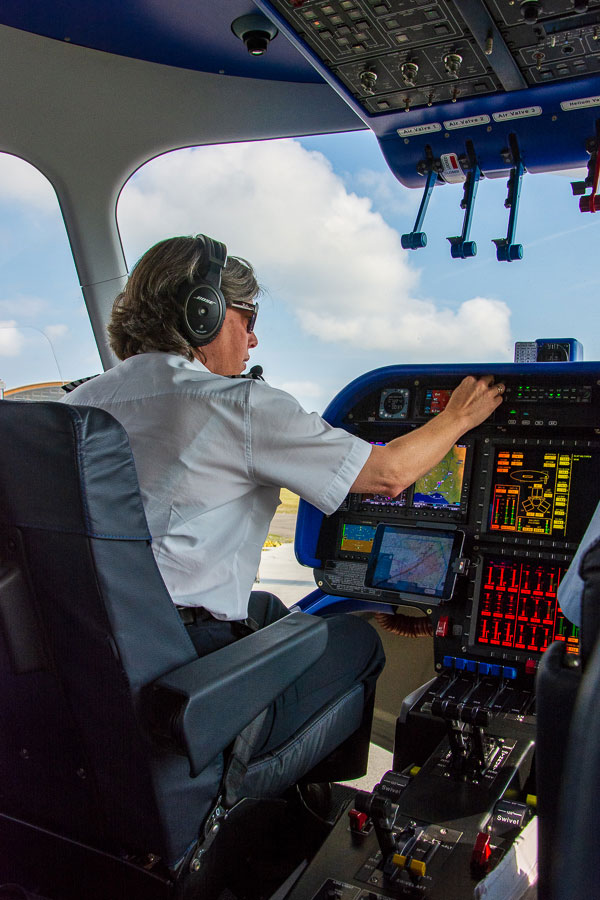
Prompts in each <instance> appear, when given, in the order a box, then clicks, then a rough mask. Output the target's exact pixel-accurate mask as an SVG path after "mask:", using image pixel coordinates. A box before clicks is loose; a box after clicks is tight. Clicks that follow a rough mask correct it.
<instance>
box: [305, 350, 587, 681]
mask: <svg viewBox="0 0 600 900" xmlns="http://www.w3.org/2000/svg"><path fill="white" fill-rule="evenodd" d="M466 370H467V367H464V366H463V367H459V366H457V367H455V368H454V369H452V367H449V366H446V367H443V371H440V369H439V368H438V369H435V368H434V367H426V366H422V367H402V368H401V367H397V368H396V367H389V368H388V369H383V370H377V371H376V372H374V373H368V374H367V375H365V376H364V377H363V378H362V379H358V380H357V381H355V382H353V384H352V385H350V386H349V387H348V388H346V389H345V390H344V391H343V392H342V394H340V395H339V397H338V398H336V400H335V401H334V402H333V403H332V405H331V407H330V409H329V410H328V411H327V412H326V414H325V417H326V418H328V420H329V421H330V422H332V424H338V425H341V426H342V427H344V428H346V429H347V430H349V431H352V432H353V433H355V434H357V435H359V436H360V437H362V438H363V439H365V440H368V441H370V442H371V443H374V444H386V443H387V442H388V441H390V440H393V439H394V438H396V437H399V436H400V435H402V434H406V433H407V432H409V431H410V430H412V429H414V428H416V427H419V426H420V425H422V424H424V423H425V422H427V421H429V420H430V419H432V418H433V417H434V416H436V415H439V414H440V413H441V412H442V411H443V410H444V409H445V407H446V405H447V403H448V401H449V399H450V397H451V395H452V391H453V390H454V388H455V387H456V386H457V385H458V383H459V382H460V381H461V380H462V378H463V377H464V375H465V374H466ZM494 374H495V376H496V378H497V380H502V381H504V383H505V384H506V393H505V399H504V401H503V403H502V404H501V406H499V407H498V409H497V410H496V411H495V413H494V414H493V415H492V416H491V417H490V419H489V420H487V421H486V422H485V423H483V424H482V425H481V426H479V427H478V428H477V429H474V430H473V431H471V432H469V433H468V434H466V435H465V436H464V437H463V438H462V439H461V440H460V441H458V442H457V443H456V444H455V445H454V446H453V447H452V448H451V450H450V451H449V452H448V453H447V454H446V456H445V457H444V458H443V459H442V460H441V461H440V462H439V463H438V464H437V465H436V466H434V467H433V469H432V470H431V471H430V472H428V473H426V474H425V475H424V476H422V477H421V478H420V479H419V480H418V481H417V482H416V483H415V484H414V485H412V486H411V487H409V488H407V489H406V490H405V491H403V492H402V493H401V494H400V495H398V496H397V497H386V496H382V495H377V494H349V495H348V496H347V497H346V499H345V500H344V502H343V503H342V505H341V506H340V508H339V509H338V510H337V511H336V513H334V514H333V515H332V516H326V517H325V516H320V514H319V516H317V517H316V518H315V517H314V516H313V517H312V518H311V517H307V518H305V517H303V516H300V519H299V523H300V534H299V535H298V534H297V543H296V550H297V555H298V556H299V558H300V559H301V561H306V559H303V558H302V557H303V556H304V557H312V564H313V566H314V568H315V578H316V581H317V584H318V586H319V587H320V588H321V590H322V591H324V592H325V593H326V594H329V595H333V596H338V597H345V598H353V599H355V600H357V601H358V600H360V601H361V602H364V603H366V604H369V603H377V604H379V607H378V608H379V609H381V608H382V606H381V604H389V606H390V607H391V608H402V607H403V606H413V607H416V608H417V609H420V610H423V611H425V612H426V613H427V615H428V616H429V617H430V619H431V621H432V625H433V628H434V633H435V642H434V643H435V656H436V663H437V664H438V668H441V667H442V666H443V667H446V668H447V667H450V668H457V667H459V668H460V667H462V666H465V667H467V665H468V666H470V668H471V670H473V671H475V672H485V671H487V668H486V666H487V667H489V666H496V667H498V666H499V667H500V669H501V671H502V673H503V677H506V674H507V672H508V673H510V674H511V677H514V678H518V677H521V676H522V675H527V676H529V675H532V674H533V673H534V672H535V669H536V667H537V663H538V661H539V658H540V657H541V654H542V653H543V652H544V650H545V649H546V647H547V646H548V645H549V644H550V643H551V642H552V641H555V640H559V641H564V642H565V645H566V647H567V649H568V650H569V651H571V652H573V653H577V652H578V629H577V628H576V627H575V626H574V625H573V624H572V623H570V622H569V621H568V620H567V619H566V618H565V616H564V615H563V613H562V611H561V609H560V606H559V605H558V603H557V599H556V594H557V589H558V586H559V584H560V581H561V579H562V577H563V576H564V573H565V572H566V570H567V568H568V566H569V563H570V561H571V559H572V557H573V554H574V551H575V549H576V548H577V544H578V542H579V540H580V539H581V537H582V535H583V533H584V531H585V528H586V527H587V524H588V522H589V520H590V518H591V516H592V514H593V512H594V510H595V507H596V505H597V503H598V501H599V500H600V403H599V401H600V387H599V384H598V378H597V376H598V375H600V366H598V365H595V364H585V363H572V364H567V363H565V364H562V363H561V364H528V365H514V366H506V365H505V366H501V367H496V369H495V371H494ZM315 563H316V565H315ZM480 667H483V668H480Z"/></svg>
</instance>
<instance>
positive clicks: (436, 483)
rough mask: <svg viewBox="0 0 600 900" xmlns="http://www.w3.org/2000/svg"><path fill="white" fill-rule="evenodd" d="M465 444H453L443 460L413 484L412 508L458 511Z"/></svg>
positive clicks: (465, 454) (462, 478)
mask: <svg viewBox="0 0 600 900" xmlns="http://www.w3.org/2000/svg"><path fill="white" fill-rule="evenodd" d="M466 458H467V447H466V444H455V445H454V447H452V449H451V450H450V451H449V452H448V453H447V454H446V455H445V456H444V458H443V459H442V460H441V462H439V463H438V464H437V466H434V467H433V469H431V470H430V471H429V472H427V474H426V475H423V477H422V478H419V479H418V480H417V481H416V482H415V487H414V491H413V498H412V506H414V507H438V506H447V507H450V508H455V509H458V508H459V507H460V502H461V498H462V489H463V481H464V477H465V460H466Z"/></svg>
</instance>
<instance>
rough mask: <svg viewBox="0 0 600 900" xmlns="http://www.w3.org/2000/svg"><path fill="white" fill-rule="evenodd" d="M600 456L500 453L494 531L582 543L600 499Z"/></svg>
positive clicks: (524, 449)
mask: <svg viewBox="0 0 600 900" xmlns="http://www.w3.org/2000/svg"><path fill="white" fill-rule="evenodd" d="M599 462H600V460H599V459H598V451H597V450H596V451H589V452H585V451H578V450H573V449H564V450H562V449H544V447H543V446H542V447H536V446H531V447H530V446H521V447H519V448H508V447H507V448H503V447H498V448H497V449H496V459H495V462H494V472H493V481H492V490H491V495H490V517H489V530H490V531H491V532H508V533H510V532H513V533H522V534H530V535H532V536H536V537H537V536H539V537H552V538H555V539H556V538H559V539H560V538H562V539H563V540H568V541H578V540H579V539H580V538H581V537H582V535H583V532H584V531H585V528H586V527H587V524H588V522H589V520H590V518H591V517H592V514H593V512H594V509H595V508H596V505H597V503H598V497H599V496H600V478H599V475H600V473H599V471H598V466H599Z"/></svg>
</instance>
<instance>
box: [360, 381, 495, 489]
mask: <svg viewBox="0 0 600 900" xmlns="http://www.w3.org/2000/svg"><path fill="white" fill-rule="evenodd" d="M503 393H504V385H503V384H502V383H499V384H495V383H494V376H493V375H486V376H485V377H484V378H479V379H476V378H473V376H471V375H469V376H467V378H465V379H463V381H461V383H460V384H459V385H458V387H457V388H456V389H455V390H454V391H453V392H452V396H451V397H450V400H449V401H448V405H447V406H446V408H445V409H444V410H443V411H442V412H441V413H439V415H437V416H435V418H433V419H431V420H430V421H429V422H427V424H426V425H423V426H422V427H421V428H417V429H415V431H411V432H409V433H408V434H403V435H402V436H401V437H398V438H395V439H394V440H393V441H390V442H389V444H386V446H385V447H380V446H377V445H374V446H373V448H372V450H371V454H370V456H369V458H368V459H367V461H366V463H365V464H364V466H363V468H362V469H361V471H360V473H359V475H358V478H357V479H356V481H355V482H354V484H353V485H352V488H351V490H352V492H354V493H357V494H364V493H373V494H383V495H385V496H386V497H397V496H398V494H400V493H401V492H402V491H403V490H405V488H407V487H408V486H409V485H411V484H414V482H415V481H416V480H417V479H418V478H420V477H421V476H422V475H425V473H426V472H429V470H430V469H431V468H433V466H435V465H436V464H437V463H438V462H439V461H440V460H441V459H442V458H443V457H444V456H445V455H446V453H448V451H449V450H450V449H451V448H452V447H453V446H454V444H455V443H456V441H458V440H459V438H461V437H462V435H463V434H465V432H467V431H470V430H471V429H472V428H475V427H476V426H477V425H480V424H481V423H482V422H483V421H484V420H485V419H487V417H488V416H489V415H491V413H492V412H493V411H494V410H495V409H496V407H498V406H499V405H500V404H501V403H502V394H503Z"/></svg>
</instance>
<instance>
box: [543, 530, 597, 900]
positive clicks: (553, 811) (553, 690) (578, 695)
mask: <svg viewBox="0 0 600 900" xmlns="http://www.w3.org/2000/svg"><path fill="white" fill-rule="evenodd" d="M579 574H580V575H581V577H582V579H583V592H582V596H581V629H580V647H581V653H580V657H579V658H577V657H574V656H573V655H571V654H569V653H567V652H566V648H565V645H564V644H559V643H554V644H552V645H551V646H550V647H549V648H548V650H547V651H546V653H545V654H544V656H543V658H542V662H541V665H540V670H539V673H538V677H537V685H536V689H537V731H538V734H537V740H536V771H537V782H538V787H537V793H538V816H539V823H538V825H539V828H538V844H539V895H540V897H544V898H547V900H559V898H560V900H567V898H573V900H575V898H579V897H585V896H588V897H596V896H600V876H599V875H598V867H597V865H596V856H597V853H598V847H597V843H598V842H597V833H598V828H600V806H599V805H598V803H597V802H596V801H595V798H596V796H597V794H598V791H599V790H600V704H599V703H598V695H599V693H600V541H599V542H597V543H596V544H595V545H592V546H591V547H590V548H589V549H588V551H587V552H586V553H585V555H584V556H583V557H582V559H581V563H580V566H579Z"/></svg>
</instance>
